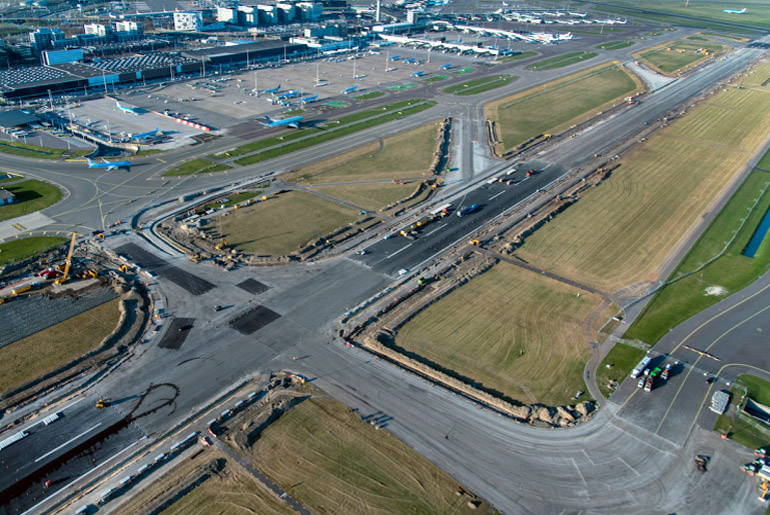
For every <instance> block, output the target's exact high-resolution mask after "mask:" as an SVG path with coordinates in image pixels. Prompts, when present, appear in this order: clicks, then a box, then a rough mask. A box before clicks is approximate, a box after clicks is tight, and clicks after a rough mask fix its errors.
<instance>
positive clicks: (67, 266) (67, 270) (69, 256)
mask: <svg viewBox="0 0 770 515" xmlns="http://www.w3.org/2000/svg"><path fill="white" fill-rule="evenodd" d="M77 237H78V233H76V232H73V233H72V241H70V250H69V252H67V261H66V263H65V264H64V273H63V274H62V276H61V277H60V278H59V279H56V284H64V281H66V280H67V276H68V275H69V273H70V263H71V262H72V250H73V249H74V248H75V239H76V238H77Z"/></svg>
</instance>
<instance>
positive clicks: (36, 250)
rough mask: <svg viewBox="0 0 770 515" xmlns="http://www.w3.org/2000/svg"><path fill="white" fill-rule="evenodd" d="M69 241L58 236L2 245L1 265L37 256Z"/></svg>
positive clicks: (15, 241)
mask: <svg viewBox="0 0 770 515" xmlns="http://www.w3.org/2000/svg"><path fill="white" fill-rule="evenodd" d="M67 241H69V240H68V239H67V238H59V237H58V236H30V237H27V238H19V239H18V240H12V241H7V242H5V243H0V265H5V264H6V263H13V262H16V261H20V260H22V259H27V258H29V257H32V256H35V255H37V254H40V253H41V252H44V251H46V250H48V249H52V248H55V247H58V246H60V245H63V244H65V243H66V242H67Z"/></svg>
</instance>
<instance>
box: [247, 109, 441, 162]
mask: <svg viewBox="0 0 770 515" xmlns="http://www.w3.org/2000/svg"><path fill="white" fill-rule="evenodd" d="M405 103H407V105H409V104H410V103H411V104H412V105H411V107H406V108H403V109H400V110H395V109H391V110H390V112H389V113H388V114H384V115H382V116H378V117H376V118H370V119H368V120H363V121H359V122H357V123H350V124H349V125H345V126H343V127H340V128H338V129H334V130H326V131H323V132H320V133H319V134H316V135H315V136H311V137H309V138H307V139H303V140H300V141H295V142H293V143H289V144H287V145H284V146H281V147H278V148H274V149H269V150H264V151H262V152H259V153H257V154H252V155H248V156H245V157H241V158H239V159H236V160H235V162H236V163H238V164H239V165H241V166H246V165H250V164H255V163H259V162H262V161H266V160H268V159H272V158H274V157H278V156H282V155H285V154H289V153H291V152H295V151H297V150H302V149H304V148H308V147H312V146H314V145H318V144H320V143H324V142H326V141H331V140H333V139H337V138H341V137H343V136H347V135H350V134H353V133H356V132H358V131H362V130H364V129H368V128H371V127H376V126H377V125H382V124H383V123H387V122H391V121H394V120H399V119H401V118H403V117H404V116H409V115H411V114H416V113H419V112H421V111H424V110H426V109H430V108H431V107H433V106H435V105H436V104H437V102H435V101H432V100H431V101H428V102H422V103H420V102H419V101H418V100H406V101H405ZM357 116H358V115H356V114H354V115H350V116H349V117H348V118H355V117H357Z"/></svg>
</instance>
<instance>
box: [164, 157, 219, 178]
mask: <svg viewBox="0 0 770 515" xmlns="http://www.w3.org/2000/svg"><path fill="white" fill-rule="evenodd" d="M230 169H232V166H230V165H226V164H224V163H212V162H211V161H209V160H207V159H201V158H198V159H193V160H192V161H187V162H186V163H182V164H181V165H179V166H176V167H174V168H172V169H171V170H169V171H167V172H166V173H164V174H163V176H164V177H169V176H180V175H195V174H199V173H211V172H222V171H224V170H230Z"/></svg>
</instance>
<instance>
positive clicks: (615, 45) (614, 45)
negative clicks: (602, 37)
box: [596, 41, 634, 50]
mask: <svg viewBox="0 0 770 515" xmlns="http://www.w3.org/2000/svg"><path fill="white" fill-rule="evenodd" d="M633 44H634V42H633V41H608V42H607V43H602V44H601V45H597V46H596V48H598V49H600V50H620V49H621V48H628V47H630V46H631V45H633Z"/></svg>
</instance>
